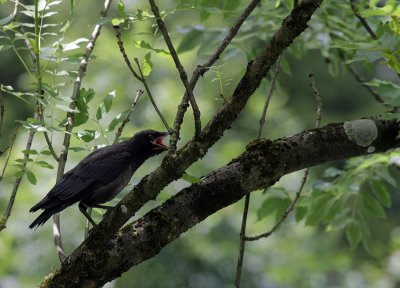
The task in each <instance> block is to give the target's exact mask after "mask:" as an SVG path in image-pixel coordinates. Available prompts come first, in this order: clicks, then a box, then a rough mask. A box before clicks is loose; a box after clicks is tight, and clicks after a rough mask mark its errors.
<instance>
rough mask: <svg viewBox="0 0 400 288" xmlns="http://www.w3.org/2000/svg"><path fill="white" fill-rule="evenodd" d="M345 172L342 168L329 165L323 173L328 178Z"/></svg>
mask: <svg viewBox="0 0 400 288" xmlns="http://www.w3.org/2000/svg"><path fill="white" fill-rule="evenodd" d="M342 174H343V171H342V170H339V169H337V168H335V167H328V168H327V169H326V170H325V171H324V173H323V174H322V176H323V177H326V178H334V177H337V176H340V175H342Z"/></svg>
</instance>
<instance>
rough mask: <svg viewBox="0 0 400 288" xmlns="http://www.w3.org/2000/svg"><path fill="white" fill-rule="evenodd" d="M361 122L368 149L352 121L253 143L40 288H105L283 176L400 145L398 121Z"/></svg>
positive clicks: (83, 250) (82, 253) (87, 245)
mask: <svg viewBox="0 0 400 288" xmlns="http://www.w3.org/2000/svg"><path fill="white" fill-rule="evenodd" d="M357 121H358V122H359V121H367V122H368V123H369V124H371V125H372V127H371V126H370V128H373V127H375V128H376V129H377V137H376V138H375V140H374V141H373V142H371V143H370V144H369V145H367V146H360V145H358V144H357V143H356V142H355V141H354V140H350V139H353V138H352V137H350V139H349V136H348V135H347V133H349V132H346V131H345V128H344V126H345V125H347V126H348V124H349V122H348V123H346V124H344V123H338V124H330V125H327V126H325V127H323V128H320V129H312V130H308V131H305V132H302V133H299V134H297V135H294V136H292V137H287V138H281V139H277V140H275V141H270V140H266V139H259V140H255V141H253V142H252V143H251V144H249V145H248V146H247V148H246V151H245V152H244V153H243V154H242V155H241V156H239V157H238V158H236V159H234V160H233V161H232V162H231V163H229V164H227V165H226V166H224V167H222V168H220V169H218V170H216V171H214V172H213V173H211V174H209V175H208V176H207V177H205V178H204V180H203V181H202V182H201V183H198V184H194V185H192V186H190V187H188V188H186V189H184V190H182V191H181V192H180V193H178V194H177V195H175V196H174V197H172V198H171V199H169V200H168V201H167V202H165V203H164V204H163V205H161V206H160V207H157V208H155V209H153V210H152V211H150V212H149V213H148V214H146V215H145V216H144V217H142V218H141V219H139V220H137V221H135V222H134V223H132V224H130V225H128V226H126V227H124V228H123V229H122V230H121V231H120V232H119V233H118V234H117V235H115V237H114V238H112V239H108V240H106V241H105V242H104V243H103V244H102V245H101V246H96V247H94V246H93V241H85V242H84V243H83V244H82V245H81V246H80V247H79V249H78V250H77V251H76V252H75V253H74V254H73V255H72V256H71V257H69V258H68V259H67V260H66V261H65V262H64V263H63V265H62V267H61V268H60V269H59V270H57V271H55V272H54V273H52V274H51V275H49V276H48V277H47V278H46V280H45V281H44V282H43V283H42V285H41V286H40V287H57V288H62V287H101V286H102V285H104V284H105V283H106V282H108V281H111V280H113V279H115V278H116V277H119V276H120V275H121V273H123V272H125V271H127V270H128V269H129V268H130V267H132V266H134V265H137V264H140V263H141V262H143V261H145V260H147V259H149V258H151V257H153V256H155V255H157V254H158V253H159V252H160V251H161V249H162V248H163V247H165V246H166V245H168V244H169V243H171V242H172V241H174V240H175V239H176V238H178V237H179V236H180V235H181V234H182V233H184V232H186V231H187V230H188V229H190V228H191V227H193V226H194V225H196V224H197V223H199V222H201V221H203V220H204V219H205V218H207V217H208V216H209V215H212V214H213V213H215V212H217V211H218V210H220V209H222V208H224V207H226V206H228V205H230V204H232V203H235V202H236V201H238V200H239V199H241V198H242V197H243V196H244V195H245V194H246V193H248V192H251V191H255V190H257V189H261V188H267V187H270V186H271V185H273V184H274V183H275V182H276V181H278V180H279V179H280V178H281V177H282V176H283V175H286V174H288V173H291V172H294V171H297V170H300V169H303V168H306V167H311V166H314V165H318V164H321V163H326V162H328V161H333V160H337V159H342V158H350V157H355V156H360V155H367V154H369V151H371V149H370V147H371V146H373V147H374V148H375V150H374V152H382V151H386V150H388V149H391V148H395V147H399V146H400V140H399V139H396V138H397V135H398V134H399V125H398V124H397V123H396V122H393V121H392V122H390V121H383V120H370V119H364V120H357ZM357 121H356V122H357ZM351 123H354V121H353V122H351ZM372 130H373V129H372ZM372 130H370V132H371V133H372V134H374V133H373V132H372ZM353 132H354V131H353ZM364 132H365V131H364ZM362 134H363V133H362ZM353 136H354V135H353Z"/></svg>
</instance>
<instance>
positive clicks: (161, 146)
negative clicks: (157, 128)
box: [151, 133, 168, 150]
mask: <svg viewBox="0 0 400 288" xmlns="http://www.w3.org/2000/svg"><path fill="white" fill-rule="evenodd" d="M167 135H168V133H165V134H164V135H162V136H160V137H157V138H156V139H154V140H153V141H151V143H152V144H153V145H154V146H156V147H154V148H153V150H168V146H166V145H164V143H163V139H164V137H165V136H167Z"/></svg>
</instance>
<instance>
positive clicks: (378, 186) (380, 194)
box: [369, 179, 392, 208]
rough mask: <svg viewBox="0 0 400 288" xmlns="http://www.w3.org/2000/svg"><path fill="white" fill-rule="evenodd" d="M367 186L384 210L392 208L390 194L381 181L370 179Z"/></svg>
mask: <svg viewBox="0 0 400 288" xmlns="http://www.w3.org/2000/svg"><path fill="white" fill-rule="evenodd" d="M369 184H370V186H371V188H372V191H373V193H374V196H375V197H376V198H377V199H378V200H379V202H380V203H381V204H382V205H383V206H385V207H386V208H389V207H390V206H392V198H391V197H390V193H389V191H388V190H387V188H386V186H385V184H383V182H382V181H378V180H373V179H370V180H369Z"/></svg>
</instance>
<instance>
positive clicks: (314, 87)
mask: <svg viewBox="0 0 400 288" xmlns="http://www.w3.org/2000/svg"><path fill="white" fill-rule="evenodd" d="M309 77H310V80H311V87H312V90H313V92H314V96H315V101H316V103H317V110H316V117H315V128H319V127H320V124H321V113H322V101H321V95H320V93H319V91H318V88H317V83H316V81H315V76H314V75H313V74H310V75H309ZM309 170H310V169H309V168H307V169H306V170H305V171H304V175H303V178H302V179H301V183H300V187H299V190H298V191H297V193H296V196H295V197H294V199H293V201H292V203H290V206H289V207H288V208H287V209H286V211H285V212H284V213H283V215H282V217H281V218H280V219H279V220H278V222H276V223H275V225H274V226H273V227H272V228H271V229H270V230H269V231H267V232H265V233H262V234H260V235H257V236H253V237H246V241H256V240H259V239H261V238H268V237H269V236H271V235H272V234H273V233H274V232H275V231H276V230H277V229H278V228H279V226H280V225H281V224H282V223H283V222H284V221H285V220H286V218H287V216H288V215H289V214H290V212H292V211H293V209H294V208H295V206H296V204H297V202H298V201H299V200H300V196H301V192H302V191H303V188H304V185H305V184H306V181H307V177H308V173H309Z"/></svg>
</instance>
